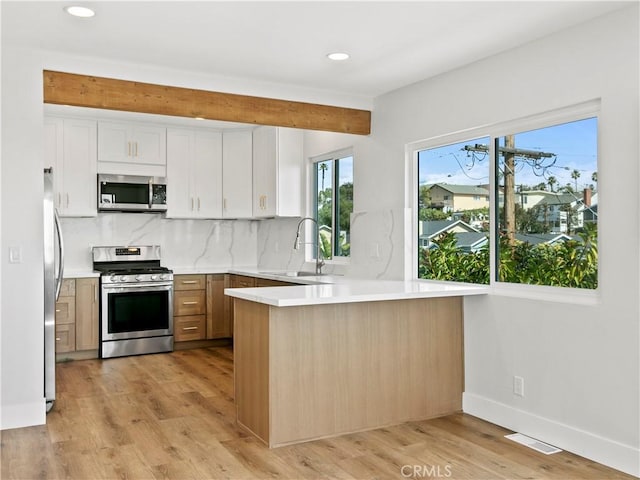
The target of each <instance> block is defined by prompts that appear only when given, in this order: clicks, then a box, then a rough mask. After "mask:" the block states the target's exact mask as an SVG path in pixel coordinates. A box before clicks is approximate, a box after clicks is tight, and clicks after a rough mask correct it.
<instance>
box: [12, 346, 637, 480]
mask: <svg viewBox="0 0 640 480" xmlns="http://www.w3.org/2000/svg"><path fill="white" fill-rule="evenodd" d="M232 357H233V354H232V351H231V349H230V348H225V347H222V348H205V349H197V350H183V351H177V352H173V353H171V354H160V355H146V356H140V357H128V358H119V359H110V360H105V361H100V360H83V361H75V362H70V363H64V364H58V366H57V385H58V400H57V402H56V405H55V409H54V410H53V411H52V412H51V413H50V414H49V415H48V418H47V421H48V423H47V425H46V426H39V427H29V428H21V429H15V430H7V431H4V432H2V442H1V446H2V452H1V461H2V465H1V470H0V477H1V478H2V479H3V480H9V479H20V480H27V479H36V478H71V479H80V480H85V479H86V480H89V479H100V478H119V479H145V478H149V479H214V478H215V479H217V478H233V479H250V478H281V479H349V478H351V479H353V478H356V479H374V478H375V479H387V478H389V479H402V478H437V477H438V476H439V478H467V479H519V478H527V479H532V478H535V479H542V478H545V479H547V478H548V479H563V480H566V479H615V478H629V479H631V478H634V477H630V476H626V475H624V474H621V473H620V472H617V471H615V470H611V469H608V468H606V467H603V466H601V465H598V464H596V463H594V462H591V461H589V460H586V459H584V458H580V457H577V456H575V455H572V454H570V453H567V452H563V453H559V454H555V455H550V456H546V455H542V454H539V453H537V452H535V451H533V450H530V449H528V448H526V447H523V446H520V445H518V444H515V443H513V442H511V441H509V440H506V439H504V438H503V435H505V434H507V433H511V432H508V431H507V430H504V429H502V428H499V427H497V426H495V425H492V424H490V423H487V422H484V421H481V420H479V419H477V418H474V417H472V416H469V415H464V414H457V415H451V416H448V417H444V418H438V419H434V420H429V421H422V422H413V423H407V424H403V425H398V426H394V427H389V428H384V429H379V430H373V431H369V432H364V433H358V434H352V435H346V436H342V437H338V438H332V439H326V440H320V441H315V442H309V443H305V444H300V445H295V446H289V447H282V448H277V449H273V450H269V449H268V448H266V447H265V446H264V445H263V444H261V443H260V442H259V441H258V440H256V439H254V438H253V437H252V436H250V435H248V434H246V433H245V432H244V431H242V430H241V429H239V428H238V427H237V426H236V424H235V410H234V404H233V358H232ZM414 465H415V466H416V470H415V475H413V473H414ZM403 474H404V475H403ZM429 475H431V477H429Z"/></svg>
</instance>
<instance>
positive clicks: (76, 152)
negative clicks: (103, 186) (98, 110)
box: [54, 119, 98, 217]
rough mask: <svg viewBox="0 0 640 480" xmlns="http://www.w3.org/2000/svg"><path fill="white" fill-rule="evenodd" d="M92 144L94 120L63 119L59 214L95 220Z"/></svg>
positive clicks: (95, 182) (94, 136) (93, 144)
mask: <svg viewBox="0 0 640 480" xmlns="http://www.w3.org/2000/svg"><path fill="white" fill-rule="evenodd" d="M96 141H97V130H96V122H95V121H93V120H80V119H65V120H64V147H63V165H62V179H61V180H62V191H61V192H59V193H61V196H62V198H61V200H62V206H61V208H60V214H61V215H64V216H69V217H95V216H96V215H97V213H98V212H97V200H96V196H97V177H96V175H97V171H98V170H97V165H98V163H97V158H96V148H97V147H96ZM54 176H55V172H54Z"/></svg>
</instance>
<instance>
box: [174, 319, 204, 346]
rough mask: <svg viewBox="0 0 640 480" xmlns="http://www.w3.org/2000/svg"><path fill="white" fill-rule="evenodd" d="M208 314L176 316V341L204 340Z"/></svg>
mask: <svg viewBox="0 0 640 480" xmlns="http://www.w3.org/2000/svg"><path fill="white" fill-rule="evenodd" d="M205 329H206V315H189V316H186V317H178V318H174V325H173V332H174V340H175V341H176V342H186V341H189V340H204V339H205V338H206V331H205Z"/></svg>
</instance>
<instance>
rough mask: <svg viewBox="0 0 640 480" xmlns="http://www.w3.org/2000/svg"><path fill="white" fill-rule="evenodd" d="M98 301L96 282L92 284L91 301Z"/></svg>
mask: <svg viewBox="0 0 640 480" xmlns="http://www.w3.org/2000/svg"><path fill="white" fill-rule="evenodd" d="M97 301H98V284H97V283H96V284H95V285H94V286H93V303H96V302H97Z"/></svg>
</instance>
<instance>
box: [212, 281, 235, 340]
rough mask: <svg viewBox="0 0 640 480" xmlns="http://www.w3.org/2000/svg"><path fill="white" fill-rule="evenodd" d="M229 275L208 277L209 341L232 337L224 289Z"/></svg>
mask: <svg viewBox="0 0 640 480" xmlns="http://www.w3.org/2000/svg"><path fill="white" fill-rule="evenodd" d="M226 277H227V275H225V274H217V275H207V339H210V340H211V339H214V338H228V337H231V327H232V325H231V319H230V317H229V316H228V314H227V312H228V302H229V301H228V298H227V297H225V294H224V289H225V286H226V285H227V280H226Z"/></svg>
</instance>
